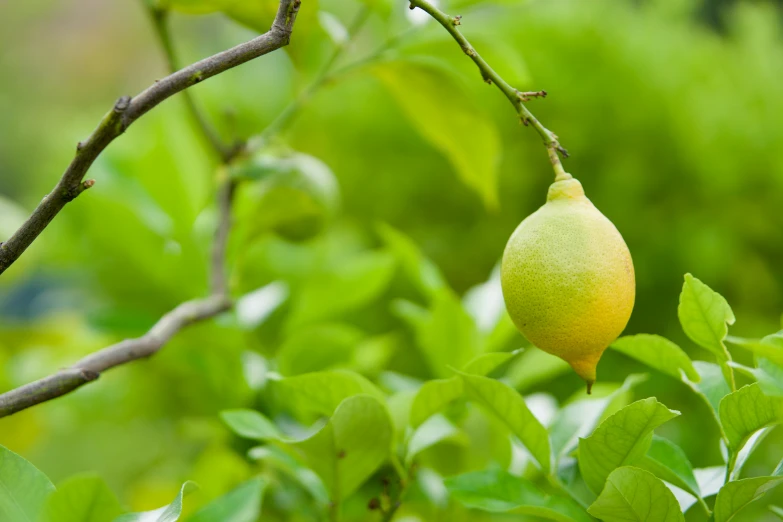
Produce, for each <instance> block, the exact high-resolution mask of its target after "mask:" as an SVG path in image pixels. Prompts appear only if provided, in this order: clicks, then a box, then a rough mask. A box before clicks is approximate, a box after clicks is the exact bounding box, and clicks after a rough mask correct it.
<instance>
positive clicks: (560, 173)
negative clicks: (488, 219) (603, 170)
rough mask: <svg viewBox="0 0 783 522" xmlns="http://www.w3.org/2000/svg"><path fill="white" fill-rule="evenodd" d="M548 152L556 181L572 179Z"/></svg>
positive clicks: (553, 150)
mask: <svg viewBox="0 0 783 522" xmlns="http://www.w3.org/2000/svg"><path fill="white" fill-rule="evenodd" d="M546 150H547V152H548V153H549V161H550V162H551V163H552V168H553V169H554V170H555V181H563V180H566V179H572V176H571V174H569V173H568V172H566V171H565V169H564V168H563V164H562V163H561V162H560V156H558V155H557V150H555V148H554V147H547V149H546ZM588 393H589V392H588Z"/></svg>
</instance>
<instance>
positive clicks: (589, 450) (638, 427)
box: [579, 397, 680, 493]
mask: <svg viewBox="0 0 783 522" xmlns="http://www.w3.org/2000/svg"><path fill="white" fill-rule="evenodd" d="M679 414H680V413H679V412H677V411H673V410H670V409H669V408H667V407H666V406H664V405H663V404H661V403H660V402H658V401H657V400H655V398H654V397H650V398H648V399H643V400H640V401H636V402H634V403H632V404H629V405H628V406H626V407H625V408H623V409H621V410H620V411H618V412H617V413H615V414H614V415H612V416H610V417H609V418H607V419H606V420H605V421H603V422H602V423H601V424H600V426H598V428H596V430H595V431H594V432H593V434H592V435H590V436H589V437H587V438H585V439H580V440H579V470H580V471H581V473H582V477H583V478H584V481H585V483H586V484H587V486H588V487H589V488H590V489H591V490H592V491H593V492H594V493H598V492H600V491H601V489H603V487H604V482H606V478H607V477H608V476H609V474H610V473H611V472H612V471H613V470H614V469H616V468H619V467H621V466H625V465H628V464H634V463H636V462H638V461H639V460H641V459H642V458H643V457H644V455H645V453H647V450H648V449H649V448H650V444H651V442H652V433H653V430H654V429H655V428H657V427H658V426H660V425H661V424H663V423H664V422H667V421H669V420H671V419H673V418H674V417H676V416H678V415H679Z"/></svg>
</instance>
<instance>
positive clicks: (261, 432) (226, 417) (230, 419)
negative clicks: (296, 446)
mask: <svg viewBox="0 0 783 522" xmlns="http://www.w3.org/2000/svg"><path fill="white" fill-rule="evenodd" d="M220 418H221V420H222V421H223V422H224V423H225V424H226V426H228V427H229V429H231V431H233V432H234V433H236V434H237V435H239V436H240V437H244V438H246V439H254V440H278V439H281V438H282V434H281V433H280V431H279V430H278V429H277V426H275V425H274V424H273V423H272V421H270V420H269V419H267V418H266V417H264V416H263V415H261V414H260V413H259V412H257V411H255V410H244V409H237V410H223V411H221V412H220Z"/></svg>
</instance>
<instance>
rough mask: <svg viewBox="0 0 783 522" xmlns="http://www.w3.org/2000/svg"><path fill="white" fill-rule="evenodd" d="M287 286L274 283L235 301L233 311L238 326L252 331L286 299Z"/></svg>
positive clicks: (278, 282) (282, 283) (279, 282)
mask: <svg viewBox="0 0 783 522" xmlns="http://www.w3.org/2000/svg"><path fill="white" fill-rule="evenodd" d="M288 292H289V291H288V285H286V284H285V283H284V282H282V281H274V282H272V283H269V284H268V285H265V286H263V287H261V288H259V289H257V290H253V291H252V292H248V293H247V294H245V295H243V296H242V297H240V298H239V299H237V302H236V305H235V306H234V310H235V312H236V315H237V321H238V322H239V324H240V325H241V326H242V327H243V328H245V329H247V330H252V329H253V328H256V327H257V326H258V325H260V324H261V323H263V322H264V321H265V320H266V319H267V317H269V316H270V315H271V314H272V312H274V311H275V310H277V309H278V308H279V307H280V305H281V304H283V303H284V302H285V300H286V299H288Z"/></svg>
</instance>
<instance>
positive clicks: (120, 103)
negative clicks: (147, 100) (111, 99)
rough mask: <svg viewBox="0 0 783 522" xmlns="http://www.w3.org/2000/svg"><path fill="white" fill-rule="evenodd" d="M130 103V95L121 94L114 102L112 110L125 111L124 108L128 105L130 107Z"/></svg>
mask: <svg viewBox="0 0 783 522" xmlns="http://www.w3.org/2000/svg"><path fill="white" fill-rule="evenodd" d="M130 103H131V97H130V96H122V97H121V98H120V99H118V100H117V102H116V103H115V104H114V112H117V113H122V112H125V110H126V109H127V108H128V107H130Z"/></svg>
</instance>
